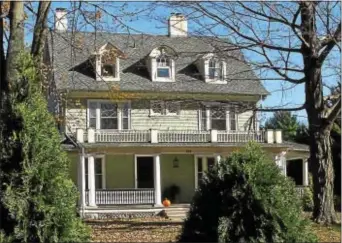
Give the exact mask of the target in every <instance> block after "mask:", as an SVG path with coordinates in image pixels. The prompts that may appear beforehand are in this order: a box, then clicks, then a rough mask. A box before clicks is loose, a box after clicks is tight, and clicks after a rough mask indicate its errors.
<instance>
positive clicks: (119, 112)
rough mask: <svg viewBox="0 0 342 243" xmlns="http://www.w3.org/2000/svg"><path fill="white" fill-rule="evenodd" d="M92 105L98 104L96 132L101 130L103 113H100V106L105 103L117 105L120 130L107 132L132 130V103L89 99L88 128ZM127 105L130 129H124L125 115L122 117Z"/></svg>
mask: <svg viewBox="0 0 342 243" xmlns="http://www.w3.org/2000/svg"><path fill="white" fill-rule="evenodd" d="M90 103H96V128H95V129H96V130H98V129H100V127H101V115H100V114H101V111H100V107H101V105H100V104H103V103H111V104H113V103H114V104H116V105H117V122H118V128H117V129H106V130H129V129H131V123H132V122H131V119H132V118H131V117H132V116H131V102H130V101H120V102H112V101H110V100H93V99H88V100H87V128H89V125H90V121H89V118H90V109H89V108H90ZM125 103H127V104H128V129H123V128H122V126H123V123H122V119H123V115H122V108H123V104H125Z"/></svg>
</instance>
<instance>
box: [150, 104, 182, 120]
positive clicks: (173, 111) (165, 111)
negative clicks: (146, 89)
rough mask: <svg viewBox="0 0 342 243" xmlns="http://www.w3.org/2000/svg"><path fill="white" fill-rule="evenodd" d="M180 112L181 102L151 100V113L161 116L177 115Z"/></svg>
mask: <svg viewBox="0 0 342 243" xmlns="http://www.w3.org/2000/svg"><path fill="white" fill-rule="evenodd" d="M179 113H180V103H179V102H177V101H160V100H151V101H150V115H152V116H158V115H159V116H160V115H168V116H176V115H178V114H179Z"/></svg>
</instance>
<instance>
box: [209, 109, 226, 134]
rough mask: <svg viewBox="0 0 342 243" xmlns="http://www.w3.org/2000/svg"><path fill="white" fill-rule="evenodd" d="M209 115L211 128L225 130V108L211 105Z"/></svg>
mask: <svg viewBox="0 0 342 243" xmlns="http://www.w3.org/2000/svg"><path fill="white" fill-rule="evenodd" d="M210 117H211V129H215V130H227V128H226V109H225V108H221V107H212V108H211V110H210Z"/></svg>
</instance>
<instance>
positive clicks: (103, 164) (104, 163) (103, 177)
mask: <svg viewBox="0 0 342 243" xmlns="http://www.w3.org/2000/svg"><path fill="white" fill-rule="evenodd" d="M90 156H92V157H93V158H94V166H95V163H96V162H95V161H96V159H98V158H100V159H101V169H102V174H101V180H102V188H101V189H106V155H105V154H86V155H85V156H84V160H85V158H87V159H88V157H90ZM87 164H88V163H87ZM84 174H85V171H84ZM88 175H89V170H88ZM94 175H95V177H96V171H95V169H94ZM87 180H88V179H87ZM85 185H86V183H85V184H84V188H85ZM85 189H86V188H85ZM88 190H89V181H88ZM95 190H96V188H95Z"/></svg>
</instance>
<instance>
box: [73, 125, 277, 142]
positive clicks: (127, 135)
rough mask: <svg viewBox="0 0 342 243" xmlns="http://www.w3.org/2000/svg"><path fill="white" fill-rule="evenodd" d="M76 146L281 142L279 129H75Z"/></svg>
mask: <svg viewBox="0 0 342 243" xmlns="http://www.w3.org/2000/svg"><path fill="white" fill-rule="evenodd" d="M76 139H77V141H78V142H80V143H84V142H86V143H246V142H249V141H256V142H259V143H282V133H281V131H280V130H267V131H219V130H214V129H213V130H210V131H202V130H156V129H151V130H101V129H98V130H95V129H92V128H89V129H88V130H87V131H86V132H85V131H84V130H83V129H77V131H76Z"/></svg>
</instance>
